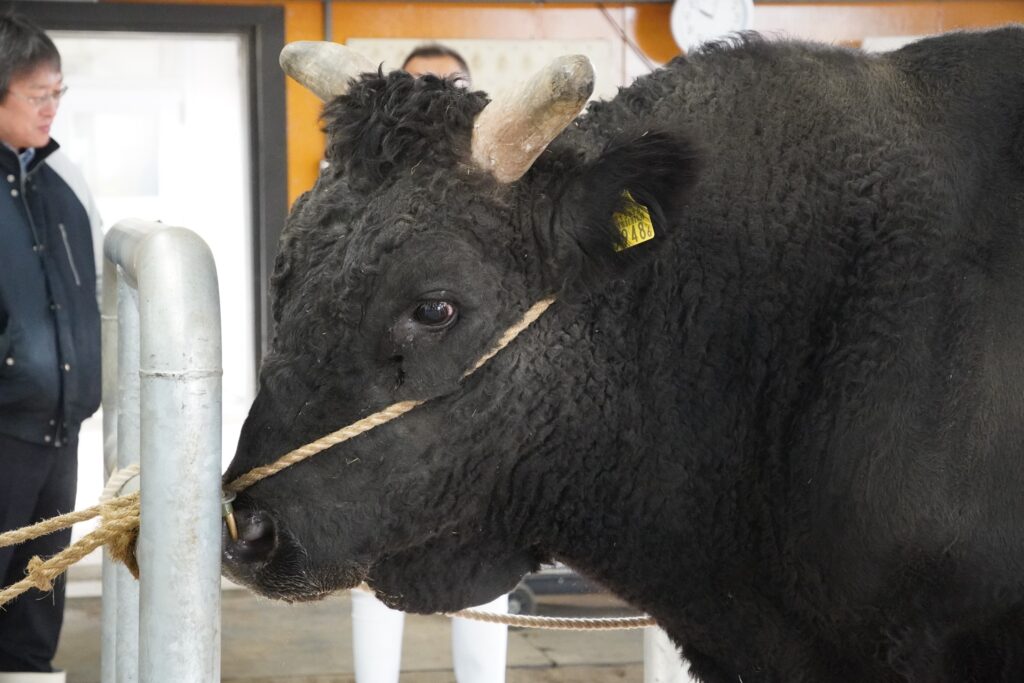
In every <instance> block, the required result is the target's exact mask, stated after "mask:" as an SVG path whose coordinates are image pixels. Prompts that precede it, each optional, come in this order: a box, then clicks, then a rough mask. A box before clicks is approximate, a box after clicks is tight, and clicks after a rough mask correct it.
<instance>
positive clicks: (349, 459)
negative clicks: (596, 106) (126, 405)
mask: <svg viewBox="0 0 1024 683" xmlns="http://www.w3.org/2000/svg"><path fill="white" fill-rule="evenodd" d="M282 63H283V64H284V66H285V68H286V69H287V70H288V71H289V73H290V74H291V75H292V76H293V77H295V78H296V79H297V80H299V81H300V82H303V83H304V84H305V85H306V86H307V87H309V88H310V89H311V90H313V91H314V92H315V93H316V94H318V95H319V96H320V97H321V98H322V99H324V100H325V101H326V102H327V104H326V107H325V110H324V115H323V118H324V121H325V124H326V131H327V133H328V148H327V157H328V161H329V162H330V165H329V167H328V169H327V170H326V171H325V172H324V173H323V174H322V175H321V177H320V178H319V180H318V181H317V184H316V186H315V187H314V188H313V189H312V190H311V191H310V192H308V193H306V194H305V195H303V196H302V197H301V198H300V199H299V201H298V202H297V203H296V205H295V206H294V208H293V209H292V212H291V215H290V216H289V219H288V224H287V226H286V229H285V231H284V234H283V237H282V242H281V251H280V256H279V257H278V261H277V266H276V270H275V273H274V276H273V289H274V309H273V310H274V318H275V321H276V325H277V327H276V335H275V339H274V342H273V346H272V349H271V351H270V353H269V354H268V356H267V357H266V358H265V359H264V362H263V366H262V369H261V375H260V392H259V395H258V396H257V398H256V401H255V403H254V404H253V406H252V409H251V411H250V414H249V417H248V419H247V421H246V423H245V426H244V428H243V431H242V436H241V439H240V442H239V445H238V451H237V453H236V455H235V459H234V461H233V462H232V464H231V466H230V468H229V470H228V472H227V474H226V475H225V477H226V479H227V480H230V479H233V478H234V477H236V476H238V475H240V474H242V473H243V472H245V471H247V470H249V469H250V468H252V467H254V466H257V465H262V464H265V463H268V462H270V461H273V460H275V459H276V458H277V457H278V456H280V455H281V454H283V453H285V452H287V451H289V450H291V449H292V448H294V447H296V446H298V445H301V444H304V443H307V442H310V441H312V440H314V439H316V438H318V437H320V436H323V435H324V434H326V433H329V432H331V431H334V430H336V429H338V428H339V427H341V426H344V425H346V424H349V423H352V422H355V421H356V420H358V419H359V418H361V417H364V416H366V415H368V414H370V413H372V412H374V411H376V410H378V409H380V408H382V407H384V406H387V405H390V404H392V403H394V402H397V401H401V400H407V399H417V400H420V399H429V402H428V403H427V404H425V405H423V406H422V407H420V408H418V409H416V410H415V411H413V412H411V413H409V414H407V415H405V416H403V417H402V418H400V419H398V420H396V421H394V422H392V423H389V424H388V425H386V426H383V427H381V428H378V429H376V430H374V431H372V432H369V433H367V434H364V435H362V436H360V437H358V438H356V439H353V440H351V441H349V442H346V443H345V444H343V445H340V446H337V447H335V448H332V449H330V450H328V451H326V452H324V453H321V454H320V455H318V456H316V457H314V458H312V459H311V460H309V461H307V462H304V463H302V464H300V465H297V466H294V467H291V468H289V469H287V470H285V471H283V472H281V473H280V474H277V475H275V476H274V477H271V478H269V479H267V480H264V481H262V482H260V483H258V484H256V485H255V486H253V487H252V488H250V489H247V490H245V491H243V492H242V493H241V494H240V495H239V497H238V500H237V501H236V511H237V519H238V523H239V539H238V540H237V541H231V540H230V539H227V538H226V539H225V551H224V566H225V569H226V572H227V573H228V574H229V575H230V576H232V577H233V578H235V579H236V580H239V581H241V582H242V583H244V584H247V585H248V586H250V587H252V588H253V589H255V590H257V591H259V592H261V593H264V594H266V595H269V596H272V597H279V598H285V599H293V600H301V599H311V598H317V597H320V596H323V595H325V594H327V593H329V592H332V591H334V590H337V589H341V588H346V587H351V586H354V585H356V584H358V583H359V582H361V581H364V580H365V581H367V582H369V583H370V585H371V586H372V587H373V588H375V589H376V590H377V592H378V594H379V595H380V597H382V598H383V599H384V600H385V601H386V602H388V603H390V604H392V605H394V606H397V607H400V608H403V609H407V610H418V611H433V610H438V609H454V608H458V607H463V606H465V605H467V604H476V603H480V602H483V601H485V600H487V599H489V598H491V597H493V596H495V595H498V594H500V593H501V592H503V591H507V590H509V589H510V588H511V587H512V586H514V585H515V583H516V582H517V581H518V580H519V578H520V577H521V576H522V575H523V574H524V573H526V572H528V571H530V570H531V569H532V568H534V567H535V566H536V565H537V563H538V562H539V561H541V560H544V559H546V558H548V557H550V556H551V555H552V554H562V555H564V554H565V548H566V543H567V539H569V538H573V539H576V540H579V539H580V538H583V537H584V536H585V535H586V533H587V531H586V530H585V529H581V528H579V527H578V526H577V525H578V521H577V520H579V519H581V515H582V514H585V513H584V512H583V511H584V510H586V509H588V508H589V506H591V505H594V504H598V505H600V501H601V500H603V499H607V498H608V497H609V496H612V495H613V492H612V491H610V490H605V489H606V488H607V484H606V483H605V482H606V475H607V474H608V472H607V471H602V472H596V471H591V470H590V469H588V468H590V467H592V466H593V465H594V463H592V462H591V463H589V464H588V458H590V457H591V456H590V454H589V453H590V451H592V450H593V448H594V447H595V444H596V442H597V441H599V440H602V439H604V438H605V437H606V436H607V435H612V437H613V438H614V433H615V429H616V425H615V421H616V420H617V419H618V417H617V416H616V412H617V410H618V409H617V408H616V407H615V406H614V405H613V403H612V397H611V395H610V394H609V393H608V391H609V389H608V386H610V385H609V384H608V383H609V382H614V381H615V380H616V375H617V374H619V373H618V371H617V370H616V368H615V367H614V363H615V362H620V361H621V360H622V359H618V360H616V359H614V358H613V357H612V356H611V355H609V354H610V352H609V351H608V350H607V349H605V348H604V345H603V344H602V343H600V342H598V343H597V344H596V345H594V342H593V341H592V339H593V337H594V335H600V334H602V333H605V332H606V331H607V333H612V332H613V331H614V324H615V323H614V321H615V320H616V317H617V316H618V315H619V313H620V312H621V311H616V310H614V307H611V308H608V309H602V308H601V307H597V308H595V307H594V306H593V304H592V303H591V302H592V301H600V300H601V299H602V297H603V295H602V292H604V291H605V290H607V289H608V288H609V287H613V288H614V287H615V286H616V283H621V281H622V279H623V278H626V277H629V276H630V273H632V272H637V268H636V267H637V266H642V267H648V266H649V264H650V262H651V260H652V258H653V255H654V254H656V253H657V251H658V250H659V248H660V246H659V245H660V242H662V241H664V240H665V239H666V238H667V237H668V236H669V234H670V232H671V230H670V227H671V226H672V225H675V224H677V221H676V219H675V218H674V216H675V214H676V212H677V209H678V208H679V206H680V203H681V202H680V201H679V200H680V194H681V191H682V189H684V186H686V185H688V184H689V180H690V178H691V177H692V175H693V167H694V154H693V152H692V150H691V149H690V148H689V147H688V146H687V145H685V144H684V143H683V142H682V141H680V140H679V139H678V138H677V137H675V136H672V135H668V134H664V133H658V132H652V131H648V130H644V129H637V130H636V131H634V132H632V133H624V134H618V135H615V136H612V137H608V136H606V135H605V133H604V132H603V131H602V130H599V129H598V127H597V126H590V125H589V124H588V123H587V121H586V120H585V119H584V120H581V123H579V124H574V123H573V121H574V119H575V118H576V116H577V115H578V114H579V112H580V110H581V108H582V107H583V105H584V103H585V102H586V100H587V98H588V97H589V95H590V92H591V90H592V87H593V74H592V71H591V68H590V64H589V62H588V61H587V60H586V59H585V58H582V57H567V58H562V59H559V60H556V61H555V62H553V63H552V64H551V65H550V66H548V67H547V68H546V69H544V70H543V71H541V72H540V73H539V74H538V75H537V76H535V77H534V78H533V79H530V80H529V81H527V82H526V83H525V84H523V85H522V86H520V87H519V88H514V89H511V90H510V91H509V94H508V95H507V96H505V97H504V98H503V99H501V100H499V101H495V102H492V103H490V104H488V103H487V99H486V97H485V95H484V94H483V93H478V92H477V93H474V92H467V91H465V90H463V89H462V88H459V87H457V86H455V85H454V84H453V83H450V82H448V81H445V80H443V79H437V78H433V77H430V76H428V77H424V78H422V79H418V80H417V79H413V78H412V77H411V76H409V75H408V74H404V73H400V72H395V73H392V74H389V75H383V74H381V73H379V72H375V71H374V70H373V67H372V65H370V64H369V63H367V62H365V61H364V60H361V59H360V58H358V57H357V56H355V55H353V54H352V53H351V52H350V51H348V50H346V49H345V48H342V47H340V46H337V45H330V44H322V43H315V44H309V43H303V44H298V45H295V46H289V48H286V50H285V52H284V53H283V55H282ZM357 73H362V74H363V75H361V76H358V77H354V75H355V74H357ZM636 115H637V113H636V112H631V111H624V112H622V113H621V117H622V118H623V120H622V121H621V122H619V123H618V124H615V125H616V127H617V128H622V129H625V130H630V129H631V127H632V126H633V125H634V124H632V123H631V122H630V121H629V120H627V119H631V118H635V117H636ZM567 127H568V128H567ZM627 190H628V191H629V193H630V195H631V196H632V197H633V198H634V199H635V200H636V201H637V202H639V203H640V204H642V205H644V206H645V207H646V208H647V210H648V211H649V213H650V216H651V220H652V221H653V227H654V231H655V234H656V235H657V237H656V238H655V239H654V240H651V241H649V242H645V243H643V244H640V245H639V246H636V247H633V248H630V249H625V250H616V248H615V247H616V246H620V247H621V246H622V242H623V238H622V236H621V234H620V232H619V229H618V228H617V226H616V223H615V221H614V220H613V214H615V213H616V212H621V211H622V210H623V206H622V204H623V201H624V200H623V199H622V198H623V195H624V192H625V191H627ZM645 264H646V265H645ZM552 294H554V295H556V296H558V297H559V299H560V300H559V302H558V303H557V304H556V305H555V307H554V308H553V309H552V311H549V313H548V315H547V316H545V317H544V318H542V319H541V321H540V322H539V323H538V324H537V325H535V326H534V327H533V328H531V329H530V330H529V331H528V332H527V333H526V334H525V335H524V336H522V337H520V338H519V339H517V340H516V342H515V343H514V344H513V346H512V347H510V348H508V349H506V350H505V351H504V352H503V353H502V354H500V355H499V356H497V357H495V358H494V359H493V360H491V361H490V362H489V363H488V364H487V365H486V366H485V367H484V368H483V369H481V370H480V371H479V372H477V373H475V374H473V375H472V376H471V377H469V378H468V379H465V380H463V379H462V377H463V374H464V373H465V371H466V370H467V369H468V368H469V367H470V366H471V365H472V364H473V362H474V361H475V360H476V359H477V358H479V357H480V356H481V354H482V353H483V352H484V351H486V350H487V349H488V348H489V347H490V346H491V345H492V344H493V343H494V341H495V340H496V339H497V337H498V336H499V335H500V334H501V333H502V331H504V329H505V328H506V327H508V326H509V325H510V324H511V323H513V322H514V321H515V320H516V319H517V318H518V317H519V316H520V315H521V314H522V313H523V312H524V311H526V310H527V309H528V308H529V307H530V306H531V304H533V303H534V302H535V301H537V300H538V299H540V298H543V297H545V296H549V295H552ZM584 302H586V303H584ZM602 467H603V468H606V466H605V465H602ZM598 475H600V476H598Z"/></svg>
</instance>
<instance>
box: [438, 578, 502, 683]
mask: <svg viewBox="0 0 1024 683" xmlns="http://www.w3.org/2000/svg"><path fill="white" fill-rule="evenodd" d="M474 609H479V610H480V611H481V612H496V613H498V614H507V613H508V595H501V596H498V597H497V598H495V599H494V600H492V601H491V602H489V603H487V604H486V605H480V606H479V607H477V608H474ZM507 651H508V626H505V625H504V624H488V623H485V622H482V621H471V620H469V619H460V618H458V617H455V618H454V619H452V660H453V667H454V669H455V680H456V681H458V683H504V681H505V660H506V653H507Z"/></svg>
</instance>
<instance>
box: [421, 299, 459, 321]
mask: <svg viewBox="0 0 1024 683" xmlns="http://www.w3.org/2000/svg"><path fill="white" fill-rule="evenodd" d="M457 314H458V310H457V309H456V308H455V305H454V304H452V303H451V302H449V301H440V300H435V301H424V302H423V303H421V304H420V305H419V306H417V307H416V310H414V311H413V312H412V317H413V320H415V321H416V322H418V323H419V324H421V325H427V326H429V327H447V326H448V325H451V324H452V323H453V322H455V318H456V316H457Z"/></svg>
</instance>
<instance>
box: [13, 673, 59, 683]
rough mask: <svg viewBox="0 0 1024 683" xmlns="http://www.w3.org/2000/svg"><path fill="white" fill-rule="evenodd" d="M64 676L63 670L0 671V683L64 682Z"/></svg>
mask: <svg viewBox="0 0 1024 683" xmlns="http://www.w3.org/2000/svg"><path fill="white" fill-rule="evenodd" d="M64 678H65V673H64V672H63V671H54V672H52V673H40V672H37V671H0V683H64Z"/></svg>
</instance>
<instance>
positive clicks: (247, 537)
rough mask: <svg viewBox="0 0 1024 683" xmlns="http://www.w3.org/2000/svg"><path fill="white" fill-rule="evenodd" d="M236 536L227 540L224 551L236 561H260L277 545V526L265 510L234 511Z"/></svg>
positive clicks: (268, 555)
mask: <svg viewBox="0 0 1024 683" xmlns="http://www.w3.org/2000/svg"><path fill="white" fill-rule="evenodd" d="M235 519H236V521H237V524H238V538H237V539H236V540H231V541H228V544H227V547H226V548H225V552H226V553H227V554H228V555H229V556H230V557H231V559H233V560H235V561H236V562H262V561H264V560H266V559H267V558H268V557H270V554H271V553H272V552H273V551H274V548H275V547H276V546H277V527H276V525H275V524H274V520H273V518H271V517H270V515H268V514H267V513H265V512H260V511H254V510H246V511H238V510H236V511H235Z"/></svg>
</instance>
